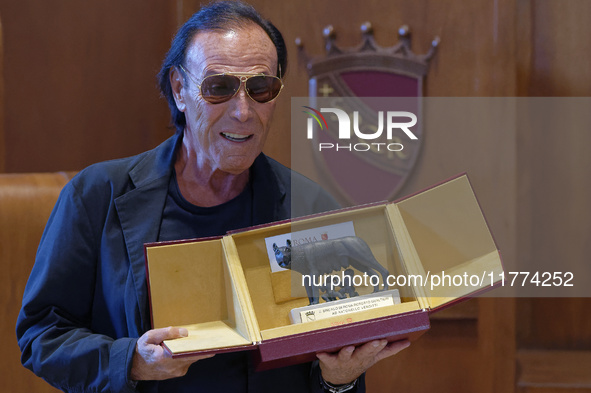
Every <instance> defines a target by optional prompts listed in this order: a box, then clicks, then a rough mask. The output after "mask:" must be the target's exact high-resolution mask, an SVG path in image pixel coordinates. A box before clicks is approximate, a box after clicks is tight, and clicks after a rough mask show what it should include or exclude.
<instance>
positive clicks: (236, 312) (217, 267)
mask: <svg viewBox="0 0 591 393" xmlns="http://www.w3.org/2000/svg"><path fill="white" fill-rule="evenodd" d="M232 252H235V250H234V249H233V248H232V245H231V244H230V245H225V244H224V238H222V237H214V238H205V239H192V240H181V241H172V242H160V243H149V244H146V245H145V255H146V276H147V281H148V291H149V297H150V302H149V303H150V314H151V319H152V321H151V322H152V328H162V327H167V326H178V327H185V328H187V329H188V331H189V336H188V337H184V338H180V339H175V340H166V341H165V342H164V346H165V348H166V349H168V351H169V352H171V353H173V354H180V355H181V356H182V354H183V353H187V354H190V355H192V354H195V353H197V352H208V351H212V350H214V351H215V352H229V351H237V350H244V349H254V348H255V347H256V344H257V343H258V342H259V341H260V334H259V332H258V326H257V324H256V319H255V318H254V312H253V311H252V305H250V301H249V299H248V298H247V296H248V295H247V292H245V290H244V289H243V288H240V285H242V284H241V283H243V282H244V278H243V277H242V279H240V277H237V276H239V275H241V274H243V273H242V270H241V269H240V267H239V266H236V264H238V263H239V261H237V259H236V258H234V257H232V256H231V255H228V254H229V253H230V254H231V253H232ZM203 261H208V263H207V264H204V263H203ZM195 348H199V350H195Z"/></svg>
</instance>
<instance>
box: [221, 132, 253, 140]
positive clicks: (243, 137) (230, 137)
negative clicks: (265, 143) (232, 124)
mask: <svg viewBox="0 0 591 393" xmlns="http://www.w3.org/2000/svg"><path fill="white" fill-rule="evenodd" d="M221 135H222V136H223V137H224V138H226V139H227V140H229V141H232V142H244V141H247V140H249V139H250V138H252V134H251V135H240V134H232V133H230V132H222V133H221Z"/></svg>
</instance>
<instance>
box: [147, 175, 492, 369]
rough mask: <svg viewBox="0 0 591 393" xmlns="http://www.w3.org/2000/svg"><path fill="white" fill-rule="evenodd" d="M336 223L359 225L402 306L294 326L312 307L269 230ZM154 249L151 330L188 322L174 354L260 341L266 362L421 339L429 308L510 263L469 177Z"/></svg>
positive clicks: (173, 343)
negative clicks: (281, 261)
mask: <svg viewBox="0 0 591 393" xmlns="http://www.w3.org/2000/svg"><path fill="white" fill-rule="evenodd" d="M343 223H346V224H343ZM338 225H347V226H351V225H352V230H353V231H354V233H355V236H357V237H360V238H362V239H363V240H364V241H365V242H366V243H367V244H368V245H369V248H370V249H371V252H372V253H373V255H374V256H375V258H376V259H377V261H378V262H379V263H380V264H381V265H382V266H383V267H385V268H386V269H387V270H388V273H389V274H390V276H388V281H390V282H391V283H392V284H393V285H391V286H390V287H389V289H396V290H398V293H399V295H400V303H397V304H392V305H386V306H383V307H379V308H372V309H368V310H362V311H356V312H351V313H346V314H340V315H335V316H332V317H326V318H322V319H320V320H314V321H307V322H305V323H296V324H294V323H292V321H291V320H290V313H292V310H294V309H298V308H301V307H305V306H307V305H308V304H309V300H308V298H307V297H306V295H305V290H304V289H303V288H302V287H300V288H298V285H297V284H298V283H301V278H302V277H301V275H300V274H299V273H297V272H295V271H292V270H286V271H272V269H271V265H272V262H273V261H270V257H269V245H268V243H269V241H266V239H269V238H271V239H275V238H277V237H278V236H280V235H286V234H291V233H307V232H306V231H313V230H314V229H315V228H323V227H329V228H332V227H333V226H338ZM307 241H314V239H311V238H308V239H307ZM145 256H146V273H147V279H148V288H149V293H150V307H151V318H152V327H153V328H162V327H167V326H183V327H186V328H187V329H188V331H189V336H188V337H186V338H181V339H176V340H167V341H165V342H164V344H163V345H164V346H165V348H166V349H167V350H168V351H169V352H170V353H171V354H172V356H173V357H183V356H192V355H196V354H205V353H222V352H230V351H241V350H251V351H254V352H253V355H254V357H255V358H256V359H257V363H258V369H266V368H271V367H277V366H284V365H289V364H294V363H299V362H306V361H311V360H313V359H315V354H316V353H317V352H323V351H327V352H333V351H337V350H338V349H340V348H342V347H344V346H347V345H360V344H363V343H365V342H368V341H371V340H376V339H387V340H388V341H397V340H402V339H408V340H411V341H413V340H416V339H417V338H418V337H420V336H421V335H422V334H423V333H424V332H425V331H427V330H428V329H429V327H430V323H429V315H430V313H432V312H435V311H437V310H440V309H442V308H444V307H447V306H450V305H452V304H454V303H455V302H458V301H461V300H463V299H466V298H467V297H471V296H475V295H476V294H478V293H480V292H482V291H486V290H489V289H492V288H494V287H495V286H497V285H499V284H500V281H501V276H500V273H501V272H502V271H503V267H502V261H501V256H500V253H499V251H498V248H497V246H496V244H495V242H494V239H493V237H492V235H491V233H490V230H489V228H488V225H487V223H486V220H485V218H484V215H483V213H482V211H481V209H480V206H479V204H478V201H477V199H476V197H475V195H474V192H473V190H472V187H471V185H470V182H469V180H468V178H467V176H466V175H460V176H458V177H455V178H453V179H451V180H448V181H446V182H443V183H441V184H438V185H435V186H433V187H431V188H429V189H427V190H424V191H422V192H419V193H417V194H414V195H411V196H408V197H405V198H403V199H401V200H398V201H395V202H384V203H378V204H372V205H366V206H360V207H356V208H347V209H342V210H335V211H332V212H328V213H324V214H318V215H313V216H307V217H303V218H300V219H294V220H291V221H284V222H277V223H271V224H268V225H264V226H260V227H254V228H250V229H246V230H243V231H239V232H234V233H230V234H227V235H226V236H223V237H218V238H207V239H192V240H183V241H175V242H163V243H151V244H146V245H145ZM356 273H359V272H356ZM335 274H336V272H335ZM390 279H392V280H390ZM403 281H404V282H403ZM460 281H461V282H460ZM356 289H357V290H358V291H359V294H360V298H362V297H363V296H364V295H368V294H371V293H372V292H373V287H372V286H367V287H365V286H362V287H356Z"/></svg>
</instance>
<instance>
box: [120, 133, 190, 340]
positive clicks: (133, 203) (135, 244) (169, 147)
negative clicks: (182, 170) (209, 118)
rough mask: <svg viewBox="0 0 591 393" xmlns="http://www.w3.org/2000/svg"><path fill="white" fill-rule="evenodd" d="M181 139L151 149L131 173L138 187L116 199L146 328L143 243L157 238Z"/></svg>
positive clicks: (146, 300)
mask: <svg viewBox="0 0 591 393" xmlns="http://www.w3.org/2000/svg"><path fill="white" fill-rule="evenodd" d="M180 139H181V138H179V136H178V135H177V136H175V137H173V138H170V139H169V140H167V141H166V142H164V143H163V144H162V145H160V146H159V147H157V148H156V149H154V150H153V151H151V152H150V153H148V154H147V155H146V157H145V158H144V159H143V160H142V161H140V162H139V163H138V165H137V166H136V167H135V168H133V169H132V170H131V171H130V173H129V176H130V179H131V182H132V184H133V186H134V187H135V188H133V189H132V190H131V191H129V192H127V193H125V194H123V195H122V196H120V197H118V198H116V199H115V206H116V208H117V213H118V216H119V220H120V222H121V229H122V231H123V236H124V239H125V245H126V248H127V253H128V256H129V261H130V263H131V270H132V274H133V280H134V285H135V289H136V293H137V300H138V307H139V311H140V318H141V323H142V327H143V329H144V331H146V330H149V329H150V328H151V320H150V316H149V307H148V290H147V284H146V271H145V262H144V244H145V243H150V242H155V241H157V240H158V233H159V231H160V222H161V221H162V211H163V209H164V203H165V201H166V195H167V193H168V184H169V181H170V176H171V173H172V172H171V171H172V167H173V162H174V161H173V158H174V154H175V151H176V148H175V147H176V146H177V144H178V143H179V142H180Z"/></svg>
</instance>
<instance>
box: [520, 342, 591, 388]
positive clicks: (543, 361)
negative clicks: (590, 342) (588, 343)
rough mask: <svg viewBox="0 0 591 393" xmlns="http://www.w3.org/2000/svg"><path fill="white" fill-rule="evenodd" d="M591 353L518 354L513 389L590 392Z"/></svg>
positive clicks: (542, 351) (550, 351) (525, 352)
mask: <svg viewBox="0 0 591 393" xmlns="http://www.w3.org/2000/svg"><path fill="white" fill-rule="evenodd" d="M590 368H591V351H553V350H521V351H518V352H517V373H518V378H517V386H519V387H548V388H576V389H581V388H591V373H590V372H589V369H590Z"/></svg>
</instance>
